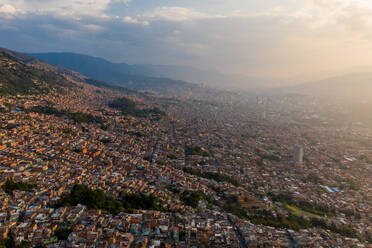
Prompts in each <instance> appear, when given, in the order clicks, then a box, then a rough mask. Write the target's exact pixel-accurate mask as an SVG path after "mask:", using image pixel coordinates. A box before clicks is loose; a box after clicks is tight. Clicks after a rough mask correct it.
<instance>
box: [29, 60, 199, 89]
mask: <svg viewBox="0 0 372 248" xmlns="http://www.w3.org/2000/svg"><path fill="white" fill-rule="evenodd" d="M30 55H31V56H33V57H35V58H38V59H40V60H43V61H45V62H47V63H50V64H53V65H56V66H60V67H63V68H66V69H69V70H73V71H76V72H78V73H81V74H83V75H85V76H87V77H89V78H94V79H96V80H100V81H105V82H107V83H110V84H114V85H120V86H124V87H128V88H131V89H134V90H140V91H155V92H163V91H165V90H167V89H168V88H169V87H173V88H177V87H181V88H182V89H183V90H190V91H191V90H194V89H195V88H198V87H199V86H197V85H195V84H192V83H188V82H186V81H183V80H175V79H171V78H169V77H165V75H166V74H165V73H163V72H161V71H163V70H166V68H165V67H164V68H163V67H161V66H159V67H158V66H150V65H129V64H126V63H111V62H109V61H107V60H105V59H102V58H96V57H91V56H87V55H82V54H75V53H35V54H30ZM160 68H161V69H160Z"/></svg>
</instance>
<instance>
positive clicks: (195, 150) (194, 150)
mask: <svg viewBox="0 0 372 248" xmlns="http://www.w3.org/2000/svg"><path fill="white" fill-rule="evenodd" d="M186 154H187V155H199V156H203V157H210V156H211V155H210V154H209V152H207V151H205V150H203V149H202V148H201V147H199V146H186Z"/></svg>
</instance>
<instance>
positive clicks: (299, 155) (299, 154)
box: [293, 145, 304, 164]
mask: <svg viewBox="0 0 372 248" xmlns="http://www.w3.org/2000/svg"><path fill="white" fill-rule="evenodd" d="M303 161H304V148H303V147H302V146H300V145H295V147H294V156H293V163H294V164H302V163H303Z"/></svg>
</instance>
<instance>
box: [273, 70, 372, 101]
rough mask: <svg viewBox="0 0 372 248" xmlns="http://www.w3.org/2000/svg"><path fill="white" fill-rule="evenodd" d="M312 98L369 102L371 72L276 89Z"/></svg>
mask: <svg viewBox="0 0 372 248" xmlns="http://www.w3.org/2000/svg"><path fill="white" fill-rule="evenodd" d="M278 91H279V92H291V93H299V94H305V95H312V96H321V97H332V98H335V99H342V100H347V101H359V102H362V101H370V98H371V96H372V72H359V73H352V74H347V75H342V76H337V77H331V78H327V79H323V80H319V81H314V82H308V83H303V84H300V85H296V86H292V87H287V88H282V89H278Z"/></svg>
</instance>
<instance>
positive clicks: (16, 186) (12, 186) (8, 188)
mask: <svg viewBox="0 0 372 248" xmlns="http://www.w3.org/2000/svg"><path fill="white" fill-rule="evenodd" d="M1 187H2V189H3V190H4V191H5V192H6V193H7V194H10V195H11V194H13V191H14V190H21V191H31V190H33V189H34V188H36V187H37V185H36V184H30V183H25V182H14V181H13V179H7V180H6V182H5V184H3V185H2V186H1Z"/></svg>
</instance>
